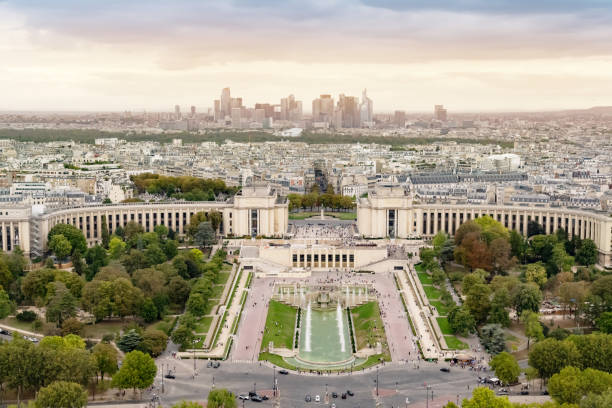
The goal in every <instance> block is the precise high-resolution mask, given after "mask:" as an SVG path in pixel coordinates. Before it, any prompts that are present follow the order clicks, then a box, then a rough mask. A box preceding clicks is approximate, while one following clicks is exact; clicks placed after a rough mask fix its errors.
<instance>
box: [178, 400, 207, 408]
mask: <svg viewBox="0 0 612 408" xmlns="http://www.w3.org/2000/svg"><path fill="white" fill-rule="evenodd" d="M172 408H203V407H202V405H200V404H198V403H197V402H195V401H181V402H177V403H176V404H174V405H173V406H172Z"/></svg>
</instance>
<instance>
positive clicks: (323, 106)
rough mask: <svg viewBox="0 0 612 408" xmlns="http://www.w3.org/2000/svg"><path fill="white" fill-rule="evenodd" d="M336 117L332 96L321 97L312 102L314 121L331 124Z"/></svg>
mask: <svg viewBox="0 0 612 408" xmlns="http://www.w3.org/2000/svg"><path fill="white" fill-rule="evenodd" d="M333 116H334V99H333V98H332V97H331V95H321V96H320V97H319V98H317V99H315V100H313V101H312V121H313V122H327V123H330V122H331V120H332V117H333Z"/></svg>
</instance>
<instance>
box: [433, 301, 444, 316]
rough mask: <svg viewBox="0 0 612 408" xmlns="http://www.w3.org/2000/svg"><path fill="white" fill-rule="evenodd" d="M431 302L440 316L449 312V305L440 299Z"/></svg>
mask: <svg viewBox="0 0 612 408" xmlns="http://www.w3.org/2000/svg"><path fill="white" fill-rule="evenodd" d="M429 303H431V305H432V306H433V307H435V308H436V310H437V311H438V314H439V315H440V316H446V315H447V314H448V310H449V307H447V306H446V305H445V304H444V303H442V302H440V301H439V300H432V301H431V302H429Z"/></svg>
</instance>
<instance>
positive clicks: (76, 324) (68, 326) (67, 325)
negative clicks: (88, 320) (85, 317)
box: [62, 317, 85, 336]
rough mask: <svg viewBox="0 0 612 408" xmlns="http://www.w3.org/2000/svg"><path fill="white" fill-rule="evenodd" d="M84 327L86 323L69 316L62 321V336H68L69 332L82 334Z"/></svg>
mask: <svg viewBox="0 0 612 408" xmlns="http://www.w3.org/2000/svg"><path fill="white" fill-rule="evenodd" d="M84 327H85V324H83V323H81V322H80V321H79V320H78V319H76V318H74V317H69V318H68V319H66V320H64V322H63V323H62V336H66V335H68V334H76V335H79V336H80V335H81V333H82V332H83V328H84Z"/></svg>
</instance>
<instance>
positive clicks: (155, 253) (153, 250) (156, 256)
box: [144, 243, 166, 265]
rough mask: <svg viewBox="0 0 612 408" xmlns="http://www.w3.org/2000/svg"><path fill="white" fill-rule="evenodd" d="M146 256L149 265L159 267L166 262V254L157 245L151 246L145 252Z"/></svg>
mask: <svg viewBox="0 0 612 408" xmlns="http://www.w3.org/2000/svg"><path fill="white" fill-rule="evenodd" d="M144 256H145V259H146V260H147V263H148V264H149V265H158V264H160V263H163V262H165V261H166V254H165V253H164V251H162V249H161V248H160V247H159V244H157V243H155V244H151V245H149V246H148V247H147V249H145V250H144Z"/></svg>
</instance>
